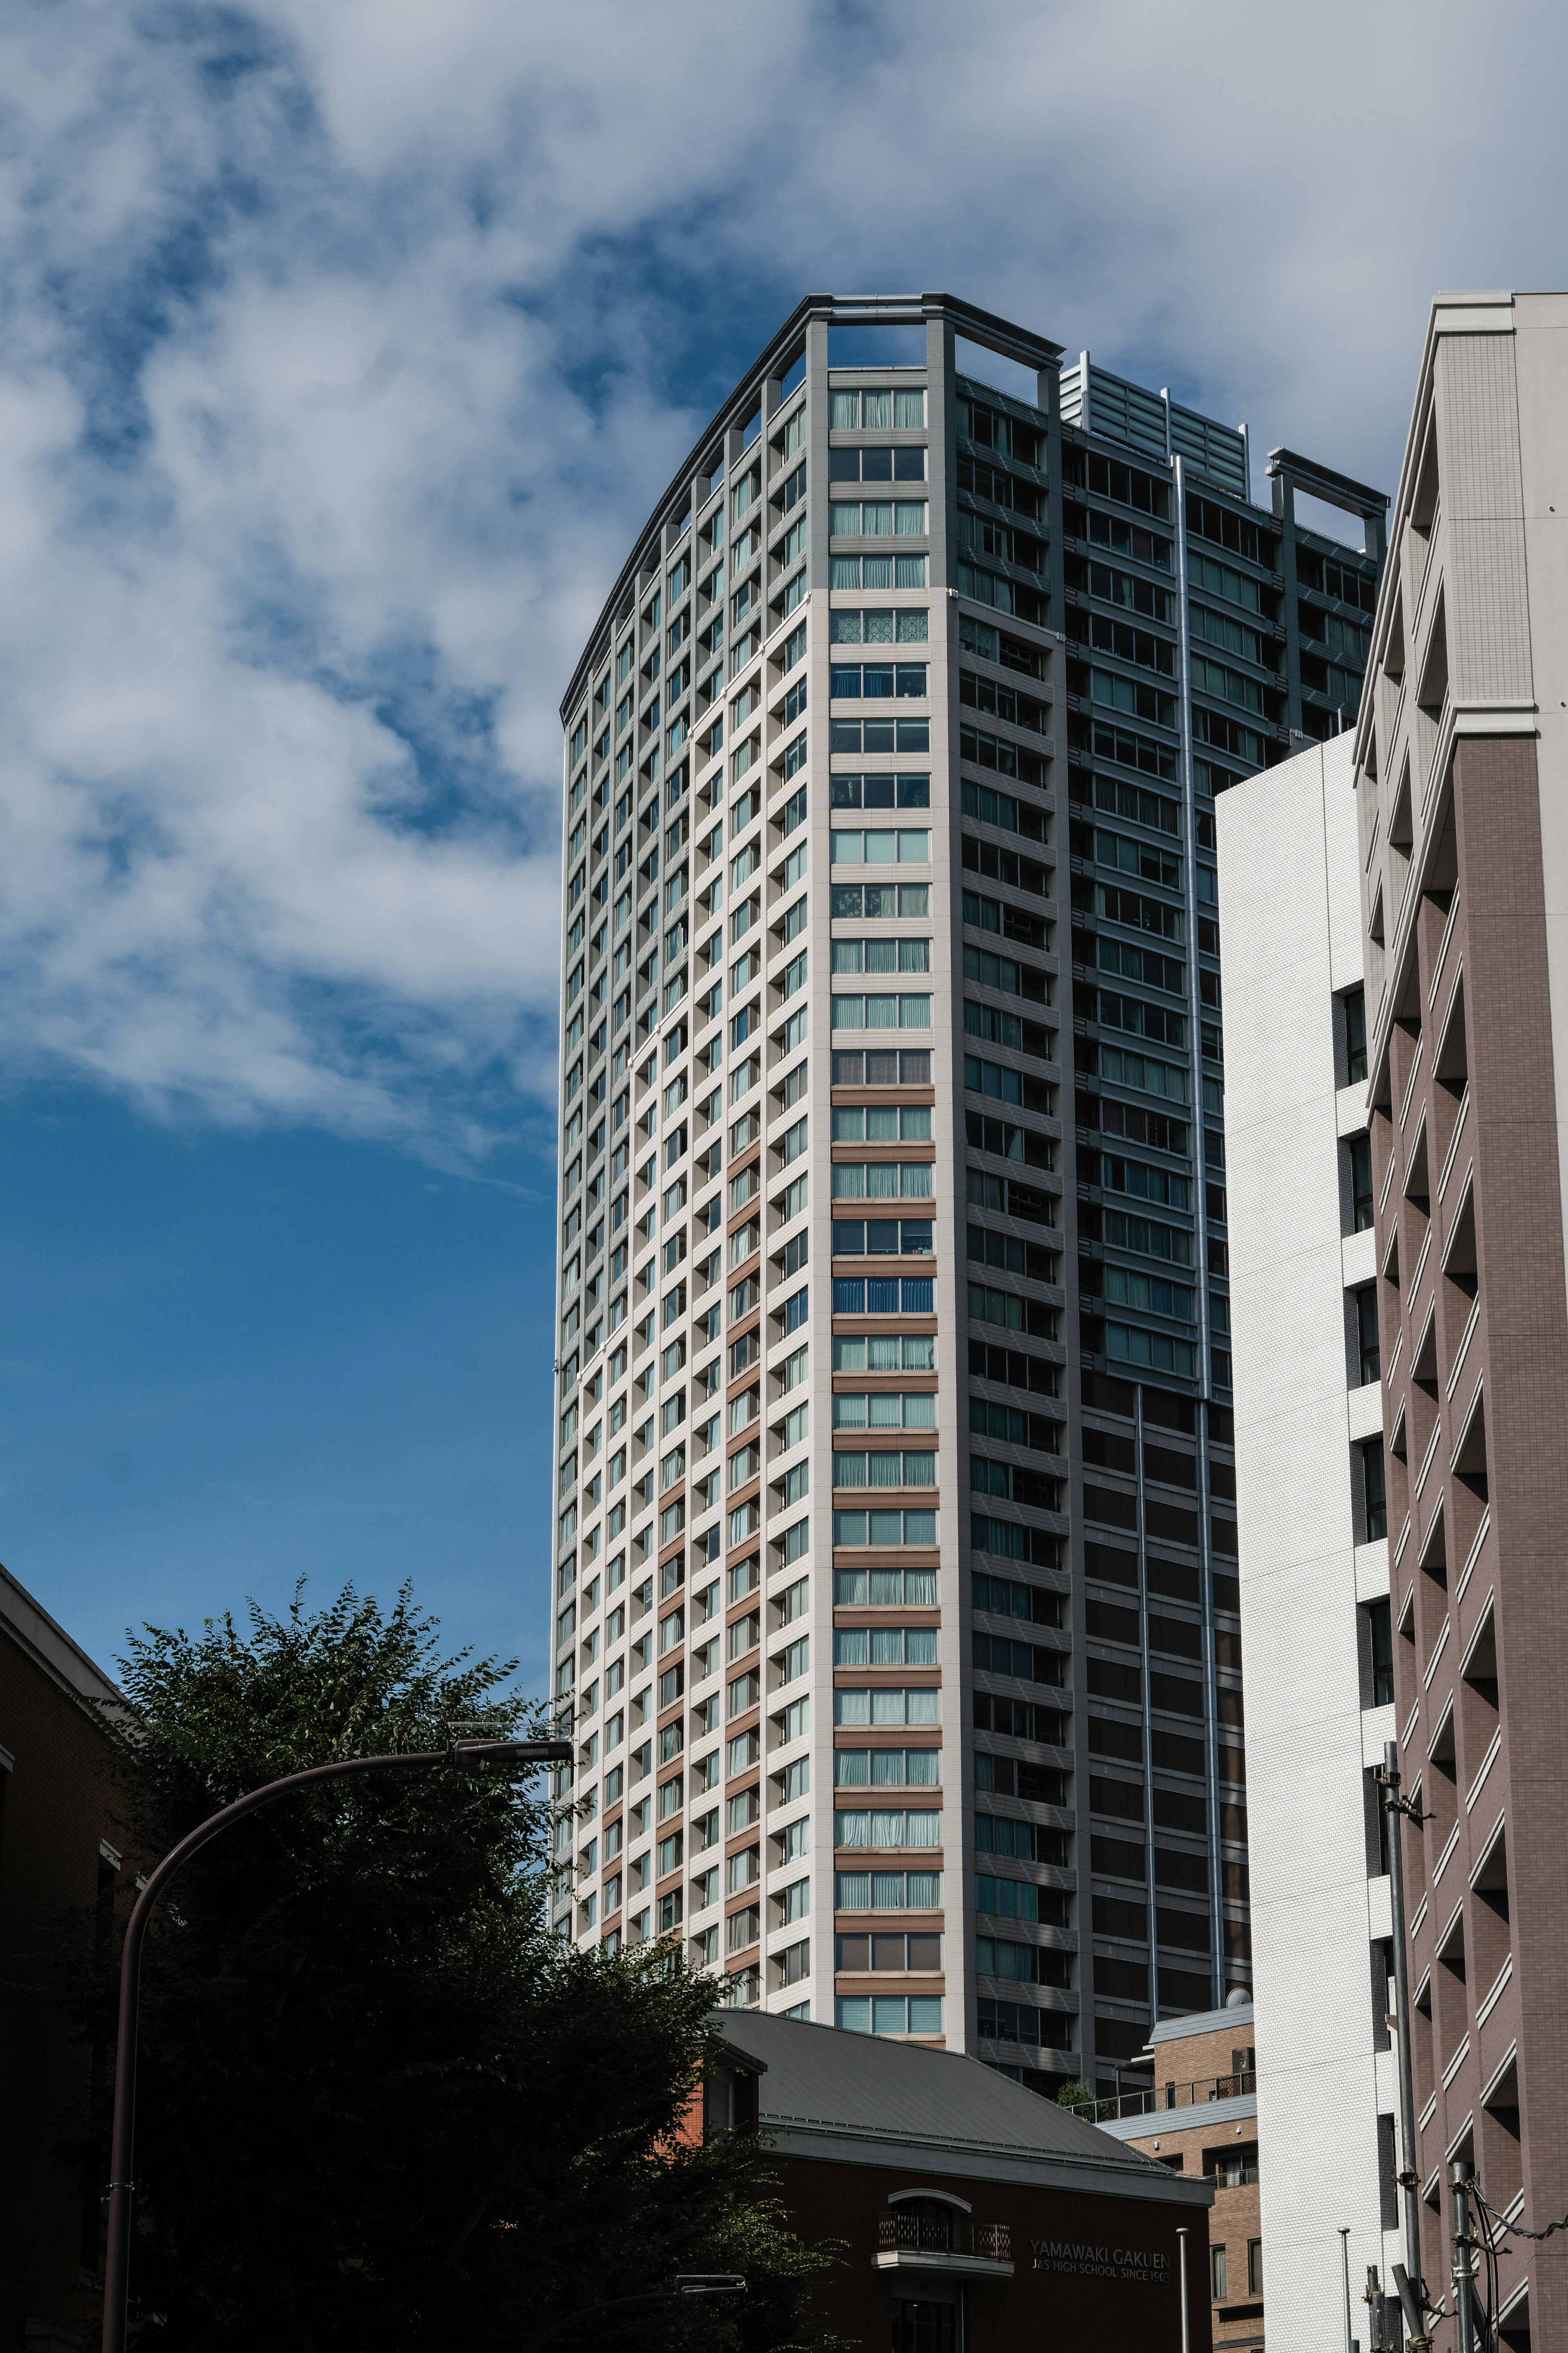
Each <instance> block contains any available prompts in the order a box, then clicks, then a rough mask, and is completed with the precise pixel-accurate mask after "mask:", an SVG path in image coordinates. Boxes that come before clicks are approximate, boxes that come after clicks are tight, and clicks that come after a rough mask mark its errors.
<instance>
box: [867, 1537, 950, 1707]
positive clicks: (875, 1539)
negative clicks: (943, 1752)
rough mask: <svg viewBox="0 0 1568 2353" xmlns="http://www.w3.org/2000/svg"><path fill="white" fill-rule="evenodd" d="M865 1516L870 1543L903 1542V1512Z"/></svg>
mask: <svg viewBox="0 0 1568 2353" xmlns="http://www.w3.org/2000/svg"><path fill="white" fill-rule="evenodd" d="M867 1516H868V1520H869V1523H870V1530H869V1533H870V1540H871V1542H872V1544H874V1545H897V1544H902V1543H903V1541H904V1531H903V1516H904V1515H903V1514H902V1513H901V1512H871V1513H868V1515H867ZM926 1516H927V1518H930V1517H931V1516H932V1515H931V1514H930V1513H928V1514H926ZM933 1540H934V1539H933ZM888 1720H889V1723H890V1722H892V1721H894V1719H893V1718H891V1717H889V1719H888ZM900 1721H901V1719H900ZM931 1721H932V1722H934V1721H935V1719H934V1717H933V1718H932V1719H931Z"/></svg>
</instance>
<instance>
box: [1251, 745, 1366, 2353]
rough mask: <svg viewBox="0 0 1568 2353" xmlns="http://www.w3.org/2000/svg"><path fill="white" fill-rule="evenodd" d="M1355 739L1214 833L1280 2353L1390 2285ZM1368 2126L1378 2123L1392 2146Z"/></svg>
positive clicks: (1328, 750) (1261, 2133)
mask: <svg viewBox="0 0 1568 2353" xmlns="http://www.w3.org/2000/svg"><path fill="white" fill-rule="evenodd" d="M1351 747H1352V737H1351V736H1350V735H1348V734H1346V735H1343V736H1341V737H1339V738H1338V739H1336V740H1335V741H1333V742H1331V743H1330V744H1326V745H1323V746H1322V747H1321V748H1319V747H1314V748H1313V749H1312V750H1310V751H1308V752H1303V753H1301V754H1300V755H1299V756H1298V757H1297V758H1295V759H1293V760H1290V761H1289V762H1287V763H1286V764H1285V765H1282V766H1280V767H1278V768H1271V769H1269V770H1268V772H1267V774H1265V775H1263V776H1258V777H1255V778H1253V779H1251V780H1249V781H1247V783H1245V784H1242V785H1240V786H1237V787H1236V788H1235V789H1234V790H1233V791H1231V792H1228V793H1226V795H1225V796H1224V797H1223V799H1222V800H1221V801H1220V802H1219V804H1218V807H1217V824H1218V844H1219V879H1220V928H1221V936H1222V947H1223V955H1224V962H1225V976H1226V1157H1227V1161H1228V1166H1229V1174H1230V1256H1231V1301H1232V1306H1231V1314H1232V1324H1233V1335H1234V1337H1233V1347H1234V1351H1235V1372H1236V1391H1235V1393H1236V1467H1237V1516H1238V1520H1239V1524H1240V1555H1241V1617H1242V1641H1243V1657H1244V1660H1245V1671H1244V1680H1245V1692H1246V1704H1247V1783H1248V1790H1247V1810H1248V1828H1249V1834H1250V1852H1251V1888H1252V1940H1253V1998H1254V2003H1255V2007H1256V2015H1257V2048H1258V2144H1259V2177H1260V2188H1261V2192H1262V2220H1263V2249H1264V2292H1265V2300H1266V2304H1267V2308H1268V2343H1269V2348H1270V2353H1308V2348H1313V2353H1317V2348H1321V2347H1323V2346H1332V2345H1337V2344H1339V2343H1340V2342H1342V2327H1343V2317H1342V2316H1343V2298H1344V2289H1343V2275H1342V2255H1341V2242H1340V2237H1339V2233H1340V2231H1341V2229H1342V2228H1343V2227H1348V2228H1349V2230H1350V2233H1351V2237H1350V2276H1351V2293H1352V2331H1353V2333H1354V2334H1355V2335H1356V2336H1357V2337H1359V2338H1360V2339H1361V2341H1362V2342H1363V2343H1365V2342H1367V2341H1368V2335H1367V2327H1366V2320H1367V2315H1366V2312H1365V2307H1364V2306H1363V2305H1362V2304H1361V2303H1360V2301H1359V2300H1360V2298H1361V2296H1362V2295H1363V2291H1364V2288H1365V2284H1366V2271H1367V2266H1368V2265H1369V2264H1371V2263H1376V2264H1377V2265H1378V2266H1379V2267H1380V2270H1381V2272H1382V2274H1383V2278H1384V2284H1387V2283H1388V2280H1389V2268H1390V2265H1391V2264H1392V2263H1394V2262H1395V2261H1398V2260H1400V2259H1401V2250H1400V2243H1399V2237H1398V2232H1397V2230H1396V2229H1394V2228H1390V2229H1388V2230H1386V2231H1385V2230H1384V2221H1385V2220H1386V2221H1392V2220H1393V2215H1394V2190H1393V2187H1392V2184H1391V2182H1390V2181H1389V2179H1388V2178H1387V2176H1388V2171H1389V2167H1390V2164H1391V2161H1392V2158H1393V2149H1394V2126H1393V2119H1394V2116H1396V2113H1397V2094H1396V2062H1395V2053H1394V2050H1393V2048H1392V2047H1391V2046H1390V2038H1389V2036H1388V2033H1387V2031H1386V2026H1385V2012H1386V2008H1387V2004H1388V2000H1389V1997H1388V1996H1387V1994H1386V1991H1385V1985H1386V1978H1385V1968H1386V1942H1387V1939H1388V1937H1389V1935H1390V1915H1389V1883H1388V1881H1387V1878H1386V1877H1385V1876H1381V1875H1378V1868H1377V1843H1376V1841H1377V1828H1376V1815H1375V1812H1374V1811H1373V1810H1372V1803H1371V1798H1370V1793H1369V1788H1368V1783H1367V1778H1366V1777H1367V1768H1368V1767H1373V1766H1375V1765H1376V1764H1378V1763H1379V1762H1381V1759H1382V1755H1383V1745H1384V1741H1385V1740H1387V1739H1390V1738H1392V1737H1393V1735H1394V1720H1393V1719H1394V1709H1393V1707H1392V1705H1386V1706H1380V1705H1375V1704H1373V1699H1374V1694H1375V1688H1376V1687H1375V1685H1374V1682H1373V1650H1372V1642H1373V1632H1372V1628H1373V1617H1372V1614H1371V1613H1370V1612H1369V1609H1368V1607H1367V1605H1369V1604H1375V1603H1376V1602H1377V1601H1378V1600H1379V1599H1384V1600H1386V1597H1387V1593H1388V1546H1387V1542H1386V1539H1384V1538H1378V1539H1377V1540H1374V1541H1370V1542H1368V1541H1363V1540H1361V1539H1363V1538H1364V1536H1365V1532H1366V1526H1367V1499H1366V1496H1365V1493H1364V1492H1363V1457H1362V1454H1361V1446H1362V1443H1363V1441H1364V1440H1368V1439H1373V1438H1377V1437H1380V1436H1381V1432H1382V1427H1383V1424H1382V1388H1381V1382H1380V1381H1379V1380H1377V1379H1373V1380H1370V1381H1368V1382H1365V1383H1363V1380H1362V1372H1363V1365H1362V1361H1361V1356H1360V1349H1359V1346H1358V1344H1357V1334H1356V1323H1355V1314H1354V1303H1353V1300H1352V1297H1351V1296H1350V1295H1349V1294H1351V1293H1353V1291H1354V1290H1355V1288H1356V1287H1357V1286H1358V1285H1362V1284H1364V1283H1367V1282H1371V1280H1372V1279H1373V1233H1372V1230H1371V1229H1370V1226H1369V1227H1368V1228H1367V1229H1365V1230H1363V1231H1359V1232H1358V1231H1355V1230H1354V1229H1353V1228H1354V1224H1355V1209H1354V1203H1353V1198H1352V1156H1351V1146H1352V1140H1353V1139H1354V1138H1355V1137H1356V1136H1357V1135H1358V1134H1360V1133H1362V1132H1363V1131H1364V1129H1365V1126H1366V1103H1365V1093H1366V1090H1365V1084H1364V1081H1362V1080H1356V1081H1352V1079H1351V1076H1350V1072H1351V1068H1352V1062H1351V1059H1350V1048H1351V1042H1352V1037H1353V1031H1352V1030H1351V1029H1349V1028H1348V1026H1347V1011H1346V1000H1347V998H1348V997H1350V996H1351V993H1352V992H1353V991H1355V990H1357V989H1358V988H1359V987H1360V985H1361V981H1362V937H1361V921H1360V905H1359V894H1358V889H1357V882H1358V874H1357V858H1356V828H1355V808H1354V798H1353V791H1352V774H1353V768H1352V756H1351ZM1380 2119H1382V2120H1383V2121H1382V2122H1381V2124H1380Z"/></svg>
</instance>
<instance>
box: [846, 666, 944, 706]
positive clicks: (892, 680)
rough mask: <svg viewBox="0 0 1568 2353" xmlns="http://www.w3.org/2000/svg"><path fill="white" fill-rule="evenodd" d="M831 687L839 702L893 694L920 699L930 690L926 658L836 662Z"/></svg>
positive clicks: (870, 700)
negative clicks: (850, 664)
mask: <svg viewBox="0 0 1568 2353" xmlns="http://www.w3.org/2000/svg"><path fill="white" fill-rule="evenodd" d="M828 691H829V693H830V694H831V696H832V698H833V700H834V701H835V702H879V701H882V700H885V699H886V698H888V697H889V696H892V697H896V698H897V699H898V700H899V701H900V702H903V701H905V700H909V701H910V702H919V701H920V700H921V698H922V697H923V696H924V694H925V692H926V665H925V663H924V662H858V663H856V664H855V665H854V666H853V667H849V666H847V665H845V664H843V663H840V662H835V663H834V665H833V668H832V670H831V671H830V672H829V678H828Z"/></svg>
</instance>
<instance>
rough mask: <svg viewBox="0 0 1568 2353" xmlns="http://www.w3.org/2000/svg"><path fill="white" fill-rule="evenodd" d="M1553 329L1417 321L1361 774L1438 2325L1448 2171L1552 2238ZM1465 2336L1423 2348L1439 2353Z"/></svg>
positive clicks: (1557, 446)
mask: <svg viewBox="0 0 1568 2353" xmlns="http://www.w3.org/2000/svg"><path fill="white" fill-rule="evenodd" d="M1565 330H1568V295H1563V294H1533V295H1522V294H1521V295H1509V294H1484V295H1453V296H1443V297H1439V299H1438V301H1437V302H1436V304H1435V306H1434V310H1433V315H1432V322H1431V327H1430V331H1429V332H1428V336H1427V342H1426V353H1425V356H1424V360H1423V364H1422V372H1421V379H1420V385H1419V389H1418V392H1417V396H1416V402H1415V416H1414V419H1413V422H1412V426H1411V431H1410V439H1409V444H1408V448H1407V451H1406V456H1405V469H1404V474H1403V478H1402V480H1401V484H1400V491H1399V497H1398V501H1397V503H1396V507H1395V514H1394V534H1393V538H1392V540H1391V543H1390V547H1389V554H1388V570H1387V574H1386V576H1385V581H1384V591H1383V596H1382V599H1381V603H1380V606H1379V610H1378V616H1377V622H1376V627H1375V631H1374V638H1373V667H1372V670H1371V671H1370V672H1369V677H1370V678H1372V679H1373V680H1374V681H1375V686H1374V691H1372V692H1371V693H1369V695H1368V697H1367V700H1366V702H1365V703H1364V704H1363V717H1362V722H1361V726H1360V731H1359V734H1358V739H1357V744H1356V752H1357V793H1358V801H1359V806H1360V828H1361V852H1362V862H1363V914H1364V921H1365V928H1366V937H1367V973H1366V1009H1367V1023H1368V1032H1369V1057H1368V1060H1369V1071H1368V1076H1369V1091H1368V1092H1369V1108H1370V1126H1371V1137H1372V1158H1373V1172H1372V1173H1373V1188H1374V1194H1375V1202H1376V1235H1377V1258H1376V1263H1377V1275H1376V1283H1375V1298H1376V1324H1375V1330H1374V1331H1373V1326H1372V1325H1371V1324H1370V1321H1366V1322H1364V1323H1363V1332H1372V1333H1373V1345H1374V1346H1375V1348H1376V1350H1377V1368H1378V1370H1379V1372H1380V1374H1381V1377H1382V1381H1383V1389H1384V1430H1385V1442H1386V1449H1387V1465H1386V1467H1387V1507H1388V1539H1389V1550H1390V1562H1391V1594H1390V1599H1391V1605H1392V1614H1393V1624H1394V1646H1393V1647H1394V1699H1395V1720H1396V1723H1397V1725H1398V1740H1399V1750H1400V1759H1401V1773H1402V1777H1403V1781H1404V1787H1405V1791H1406V1792H1407V1793H1408V1794H1411V1795H1413V1796H1414V1798H1415V1800H1416V1803H1417V1807H1418V1810H1419V1814H1420V1820H1419V1822H1416V1821H1415V1820H1408V1821H1406V1822H1405V1824H1404V1826H1403V1831H1402V1835H1403V1840H1404V1861H1405V1880H1406V1887H1407V1905H1406V1911H1407V1920H1408V1950H1409V1957H1410V1975H1411V1983H1412V1987H1413V1989H1414V1993H1413V2000H1414V2019H1413V2036H1412V2057H1413V2061H1414V2071H1415V2108H1416V2117H1415V2135H1416V2164H1415V2171H1416V2176H1417V2179H1418V2183H1419V2190H1420V2200H1421V2240H1422V2244H1421V2264H1422V2269H1423V2271H1424V2274H1425V2275H1426V2284H1427V2287H1428V2289H1429V2291H1430V2293H1431V2294H1432V2295H1433V2297H1434V2298H1435V2299H1436V2298H1437V2297H1438V2296H1439V2295H1444V2294H1445V2292H1447V2290H1448V2275H1449V2270H1450V2263H1451V2253H1452V2251H1451V2244H1450V2232H1451V2227H1452V2224H1451V2204H1450V2196H1449V2190H1448V2187H1447V2184H1448V2176H1449V2168H1450V2166H1451V2164H1452V2162H1453V2161H1454V2160H1455V2159H1464V2160H1468V2161H1469V2162H1471V2163H1473V2165H1474V2167H1475V2168H1476V2172H1477V2175H1478V2177H1479V2184H1480V2188H1481V2190H1482V2192H1483V2194H1484V2196H1485V2198H1486V2199H1487V2200H1488V2201H1489V2206H1490V2207H1491V2209H1493V2210H1495V2211H1496V2213H1497V2214H1499V2215H1500V2216H1506V2217H1507V2218H1509V2220H1510V2221H1520V2222H1521V2224H1522V2225H1523V2226H1525V2227H1528V2228H1530V2229H1531V2230H1535V2231H1540V2230H1542V2228H1543V2227H1544V2226H1545V2225H1546V2224H1547V2223H1549V2222H1554V2221H1558V2220H1559V2219H1560V2218H1561V2217H1562V2216H1563V2214H1564V2213H1568V2075H1565V2071H1564V2066H1563V2052H1562V2038H1563V2021H1564V2019H1565V2018H1568V1936H1565V1931H1568V1839H1565V1834H1564V1820H1565V1814H1568V1748H1565V1744H1564V1739H1563V1689H1564V1680H1565V1670H1568V1606H1565V1601H1564V1593H1563V1576H1562V1567H1561V1556H1562V1542H1563V1538H1562V1531H1563V1525H1564V1519H1565V1516H1568V1447H1565V1445H1564V1431H1565V1430H1568V1298H1565V1293H1564V1250H1563V1200H1564V1186H1565V1181H1568V1162H1565V1159H1564V1155H1563V1125H1562V1123H1563V1106H1562V1105H1561V1104H1560V1103H1559V1101H1558V1097H1557V1090H1556V1077H1555V1069H1556V1058H1557V1054H1558V1053H1559V1051H1562V1052H1563V1054H1564V1056H1565V1058H1568V1032H1565V1024H1568V936H1565V934H1564V931H1563V908H1564V904H1565V891H1568V433H1565V431H1564V427H1563V418H1564V416H1565V414H1568V332H1565ZM1565 1067H1568V1059H1565ZM1363 1345H1364V1341H1363ZM1497 2227H1498V2231H1499V2237H1500V2248H1501V2252H1500V2284H1499V2289H1498V2295H1497V2307H1496V2317H1497V2319H1498V2322H1499V2326H1500V2335H1501V2339H1502V2342H1503V2343H1504V2344H1505V2345H1508V2346H1511V2347H1515V2348H1518V2347H1522V2346H1529V2345H1531V2344H1533V2345H1537V2346H1548V2347H1556V2346H1561V2345H1563V2344H1564V2343H1568V2240H1564V2239H1563V2238H1553V2239H1551V2240H1548V2241H1546V2242H1527V2241H1524V2240H1521V2239H1520V2238H1518V2237H1514V2236H1510V2234H1509V2233H1508V2232H1507V2231H1506V2229H1504V2228H1502V2227H1501V2226H1497ZM1560 2251H1561V2252H1560ZM1482 2285H1483V2283H1481V2282H1478V2293H1479V2292H1480V2291H1481V2288H1482ZM1447 2302H1448V2303H1449V2304H1450V2305H1451V2303H1452V2295H1451V2293H1449V2294H1447ZM1456 2341H1457V2338H1456V2324H1455V2322H1454V2321H1453V2319H1452V2318H1451V2317H1450V2318H1447V2319H1446V2320H1444V2321H1440V2322H1438V2323H1437V2324H1436V2327H1435V2329H1434V2335H1433V2342H1434V2344H1435V2346H1436V2347H1439V2348H1448V2347H1451V2346H1452V2345H1453V2344H1454V2343H1455V2342H1456Z"/></svg>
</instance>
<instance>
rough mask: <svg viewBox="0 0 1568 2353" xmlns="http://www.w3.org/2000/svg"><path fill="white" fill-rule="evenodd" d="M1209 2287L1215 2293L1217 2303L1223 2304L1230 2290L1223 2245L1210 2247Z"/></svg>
mask: <svg viewBox="0 0 1568 2353" xmlns="http://www.w3.org/2000/svg"><path fill="white" fill-rule="evenodd" d="M1209 2287H1210V2289H1211V2291H1212V2293H1213V2296H1214V2300H1215V2304H1223V2303H1224V2302H1225V2300H1226V2295H1228V2294H1229V2292H1230V2291H1229V2289H1228V2288H1227V2287H1226V2268H1225V2249H1224V2248H1223V2247H1211V2248H1210V2249H1209Z"/></svg>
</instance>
